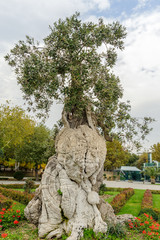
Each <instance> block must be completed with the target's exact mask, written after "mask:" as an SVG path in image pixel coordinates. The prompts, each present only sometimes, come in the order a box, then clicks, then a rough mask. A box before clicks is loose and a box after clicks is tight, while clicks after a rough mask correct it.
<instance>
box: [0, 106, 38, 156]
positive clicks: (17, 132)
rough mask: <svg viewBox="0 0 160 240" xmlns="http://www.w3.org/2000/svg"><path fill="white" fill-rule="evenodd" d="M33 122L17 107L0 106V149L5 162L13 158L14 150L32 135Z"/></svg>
mask: <svg viewBox="0 0 160 240" xmlns="http://www.w3.org/2000/svg"><path fill="white" fill-rule="evenodd" d="M34 126H35V122H34V121H33V120H32V119H31V118H30V117H29V116H28V115H27V114H26V113H25V112H24V110H23V109H22V108H20V107H18V106H14V107H12V106H11V105H10V104H9V103H6V104H2V105H0V149H1V156H2V157H5V158H6V160H7V159H9V158H14V157H15V149H16V148H19V147H21V146H22V145H23V141H24V139H25V140H26V141H27V140H28V139H29V138H30V136H31V135H32V134H33V131H34Z"/></svg>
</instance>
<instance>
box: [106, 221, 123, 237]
mask: <svg viewBox="0 0 160 240" xmlns="http://www.w3.org/2000/svg"><path fill="white" fill-rule="evenodd" d="M107 233H109V234H111V235H115V237H124V236H125V235H126V229H125V226H124V224H122V223H117V224H111V223H108V231H107Z"/></svg>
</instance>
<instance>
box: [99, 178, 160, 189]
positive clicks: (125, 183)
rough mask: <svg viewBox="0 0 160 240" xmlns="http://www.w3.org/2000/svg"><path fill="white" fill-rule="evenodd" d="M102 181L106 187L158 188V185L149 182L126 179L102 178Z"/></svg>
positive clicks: (159, 186) (159, 187)
mask: <svg viewBox="0 0 160 240" xmlns="http://www.w3.org/2000/svg"><path fill="white" fill-rule="evenodd" d="M103 183H105V184H106V187H113V188H118V187H120V188H134V189H151V190H160V185H156V184H151V183H150V182H145V183H144V184H143V182H128V181H107V180H104V181H103Z"/></svg>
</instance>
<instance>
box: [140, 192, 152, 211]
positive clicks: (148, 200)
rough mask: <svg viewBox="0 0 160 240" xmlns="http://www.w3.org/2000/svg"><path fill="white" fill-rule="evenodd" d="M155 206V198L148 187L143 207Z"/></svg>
mask: <svg viewBox="0 0 160 240" xmlns="http://www.w3.org/2000/svg"><path fill="white" fill-rule="evenodd" d="M152 207H153V198H152V192H151V190H149V189H147V190H146V191H145V193H144V196H143V200H142V205H141V208H142V209H143V208H152Z"/></svg>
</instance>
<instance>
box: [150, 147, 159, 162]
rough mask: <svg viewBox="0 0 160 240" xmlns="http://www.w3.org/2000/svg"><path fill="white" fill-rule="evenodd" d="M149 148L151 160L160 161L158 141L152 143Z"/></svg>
mask: <svg viewBox="0 0 160 240" xmlns="http://www.w3.org/2000/svg"><path fill="white" fill-rule="evenodd" d="M151 149H152V158H153V160H156V161H158V162H160V143H157V144H154V145H153V146H152V147H151Z"/></svg>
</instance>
